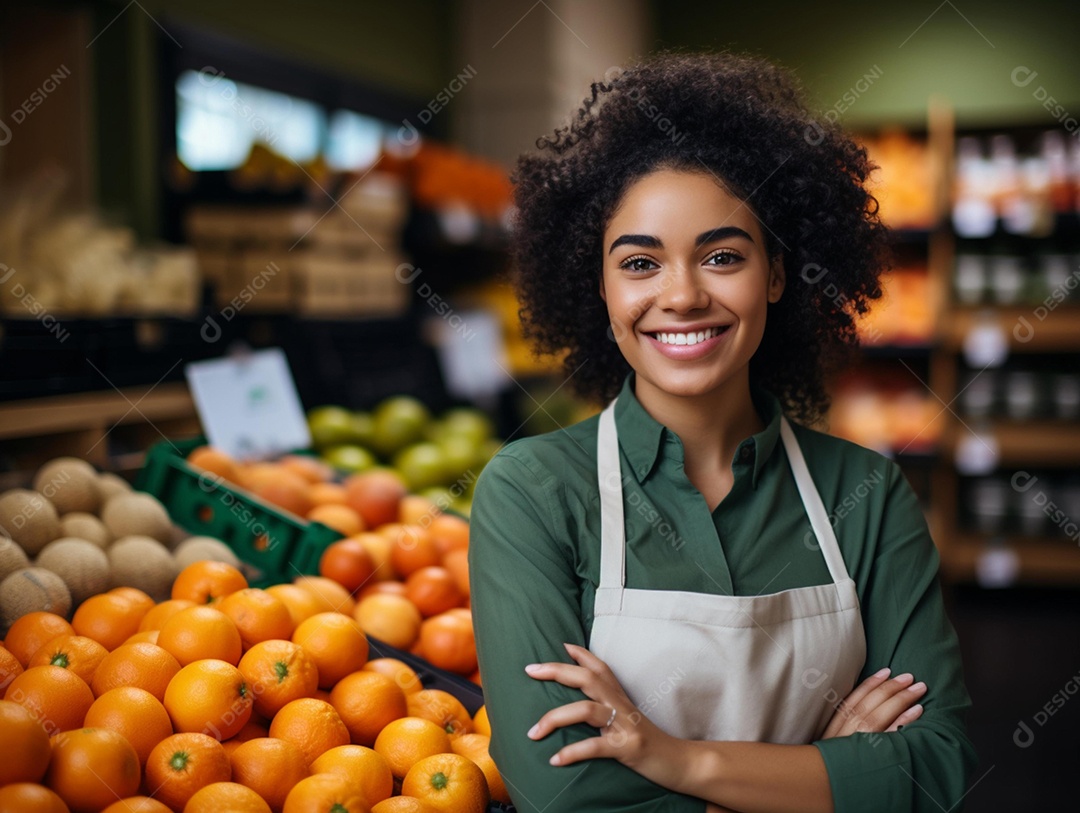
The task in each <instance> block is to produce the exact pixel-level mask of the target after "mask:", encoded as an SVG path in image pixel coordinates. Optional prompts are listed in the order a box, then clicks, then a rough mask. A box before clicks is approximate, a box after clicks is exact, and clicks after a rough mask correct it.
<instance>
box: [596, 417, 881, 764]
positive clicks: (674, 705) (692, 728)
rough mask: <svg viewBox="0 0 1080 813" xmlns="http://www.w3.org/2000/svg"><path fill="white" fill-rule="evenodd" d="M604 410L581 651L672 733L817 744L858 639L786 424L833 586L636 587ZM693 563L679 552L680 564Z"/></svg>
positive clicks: (822, 520) (847, 685) (835, 550)
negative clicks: (734, 592) (732, 592)
mask: <svg viewBox="0 0 1080 813" xmlns="http://www.w3.org/2000/svg"><path fill="white" fill-rule="evenodd" d="M614 406H615V403H614V402H612V403H611V404H610V405H609V406H608V407H607V408H606V409H605V410H604V411H603V413H601V416H600V427H599V435H598V439H597V447H598V448H597V474H598V476H599V483H600V501H601V520H600V521H601V534H600V537H601V541H600V544H601V548H600V586H599V587H598V588H597V591H596V603H595V619H594V621H593V627H592V633H591V636H590V641H589V648H590V650H592V652H594V653H595V654H596V655H597V656H598V657H600V658H601V659H602V660H603V661H605V662H606V663H607V664H608V665H609V666H610V667H611V668H612V670H613V671H614V673H615V676H616V677H617V678H618V679H619V682H620V683H621V684H622V686H623V688H624V689H625V690H626V692H627V694H628V695H629V697H630V699H631V700H632V701H633V702H634V704H635V705H636V706H637V707H638V710H639V711H640V712H641V713H642V714H644V715H645V716H646V717H648V718H649V719H650V720H651V721H652V722H654V723H656V724H657V725H658V726H659V727H660V728H661V729H663V730H664V731H666V732H667V733H669V734H672V735H674V736H677V737H680V738H683V739H695V740H713V741H719V740H729V741H733V740H739V741H752V742H772V743H786V744H806V743H809V742H811V741H813V740H815V739H818V738H820V736H821V734H822V733H823V732H824V730H825V726H826V725H827V724H828V722H829V719H830V718H831V717H832V715H833V707H834V706H835V704H836V703H837V701H839V700H842V699H843V698H844V697H846V696H847V695H848V694H849V693H850V691H851V690H852V688H854V686H855V681H856V679H857V678H858V676H859V673H860V671H861V670H862V667H863V663H864V661H865V659H866V640H865V637H864V632H863V625H862V618H861V617H860V615H859V598H858V594H857V592H856V589H855V582H854V581H852V579H851V578H850V577H849V576H848V573H847V568H846V567H845V566H844V559H843V557H842V556H841V554H840V548H839V546H838V545H837V543H836V536H835V534H834V533H833V529H832V526H831V525H830V524H829V518H828V514H827V513H826V511H825V506H824V505H823V504H822V502H821V497H820V496H819V495H818V492H817V489H816V488H815V486H814V482H813V480H812V479H811V477H810V473H809V471H808V470H807V468H806V461H805V460H804V459H803V456H802V451H801V449H800V448H799V444H798V441H797V440H796V439H795V435H794V434H793V433H792V431H791V427H790V426H789V425H788V422H787V420H786V419H785V418H781V423H780V436H781V438H782V439H783V442H784V449H785V450H786V451H787V457H788V461H789V462H790V464H791V470H792V472H793V474H794V475H795V483H796V485H797V486H798V489H799V494H800V496H801V497H802V503H803V507H804V508H805V510H806V513H807V516H808V517H809V518H810V524H811V526H812V527H813V529H814V534H815V535H816V536H817V541H818V545H819V546H820V548H821V552H822V554H823V555H824V557H825V562H826V564H827V565H828V567H829V573H830V575H831V576H832V583H830V584H823V585H818V586H815V587H801V588H797V589H792V590H784V591H783V592H780V593H772V594H768V595H763V596H722V595H714V594H707V593H692V592H684V591H681V590H635V589H627V588H626V587H625V575H626V550H625V548H626V536H625V533H624V526H623V498H622V475H621V468H620V462H619V442H618V434H617V430H616V428H615V412H614ZM655 544H658V545H661V544H666V543H665V542H664V541H662V540H660V539H657V540H656V542H655ZM698 566H699V565H697V564H696V563H695V562H694V560H693V559H692V558H691V557H690V556H689V555H688V556H687V561H686V567H687V569H688V570H691V569H693V568H695V567H698ZM632 722H633V721H629V723H632ZM623 724H624V725H627V724H628V721H623Z"/></svg>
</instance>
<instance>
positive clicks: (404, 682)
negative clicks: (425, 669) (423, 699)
mask: <svg viewBox="0 0 1080 813" xmlns="http://www.w3.org/2000/svg"><path fill="white" fill-rule="evenodd" d="M364 671H365V672H378V673H379V674H380V675H386V676H387V677H388V678H390V679H391V680H393V681H394V683H396V684H397V685H398V688H400V689H401V691H403V692H405V694H416V693H417V692H418V691H420V690H421V689H423V688H424V684H423V683H421V682H420V676H419V675H418V674H416V672H414V671H413V668H412V667H411V666H409V665H408V664H407V663H405V662H404V661H399V660H398V659H397V658H375V659H374V660H370V661H368V662H367V663H365V664H364Z"/></svg>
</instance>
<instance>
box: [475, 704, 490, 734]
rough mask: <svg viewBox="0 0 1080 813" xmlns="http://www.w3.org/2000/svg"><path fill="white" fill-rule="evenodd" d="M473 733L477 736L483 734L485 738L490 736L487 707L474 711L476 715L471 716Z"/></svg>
mask: <svg viewBox="0 0 1080 813" xmlns="http://www.w3.org/2000/svg"><path fill="white" fill-rule="evenodd" d="M472 721H473V731H475V732H476V733H477V734H483V735H484V736H485V737H490V736H491V723H490V722H489V721H488V712H487V706H486V705H483V706H481V707H480V708H478V709H477V710H476V714H474V715H473V718H472Z"/></svg>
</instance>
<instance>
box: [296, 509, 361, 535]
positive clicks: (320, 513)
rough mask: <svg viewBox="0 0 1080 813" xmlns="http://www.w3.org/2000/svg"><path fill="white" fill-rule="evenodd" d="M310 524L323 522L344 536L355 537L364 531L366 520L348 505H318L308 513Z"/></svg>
mask: <svg viewBox="0 0 1080 813" xmlns="http://www.w3.org/2000/svg"><path fill="white" fill-rule="evenodd" d="M307 520H308V522H321V523H322V524H323V525H325V526H327V527H328V528H333V529H334V530H335V531H337V532H338V533H340V534H342V535H343V536H355V535H356V534H358V533H360V532H361V531H363V530H364V520H363V519H361V517H360V515H359V514H358V513H356V512H355V511H354V510H353V509H351V508H349V506H347V505H316V506H315V507H314V508H312V509H311V510H310V511H308V513H307Z"/></svg>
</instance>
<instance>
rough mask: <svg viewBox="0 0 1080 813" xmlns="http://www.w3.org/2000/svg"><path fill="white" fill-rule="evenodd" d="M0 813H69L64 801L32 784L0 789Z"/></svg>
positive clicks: (22, 783)
mask: <svg viewBox="0 0 1080 813" xmlns="http://www.w3.org/2000/svg"><path fill="white" fill-rule="evenodd" d="M0 813H71V810H70V808H69V807H68V806H67V805H66V804H64V800H63V799H61V798H60V797H59V796H57V795H56V794H55V793H53V792H52V791H51V790H49V789H48V788H46V787H43V786H41V785H38V784H36V783H33V782H16V783H15V784H12V785H5V786H4V787H2V788H0Z"/></svg>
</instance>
